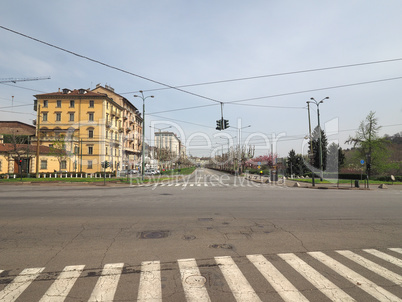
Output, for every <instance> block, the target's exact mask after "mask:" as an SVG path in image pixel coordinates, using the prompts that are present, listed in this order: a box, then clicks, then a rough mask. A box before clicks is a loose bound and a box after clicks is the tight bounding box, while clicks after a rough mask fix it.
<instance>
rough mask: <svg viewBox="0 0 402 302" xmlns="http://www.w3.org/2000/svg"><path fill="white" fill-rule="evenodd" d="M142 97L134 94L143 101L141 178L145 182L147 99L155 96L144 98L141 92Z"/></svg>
mask: <svg viewBox="0 0 402 302" xmlns="http://www.w3.org/2000/svg"><path fill="white" fill-rule="evenodd" d="M140 93H141V95H137V94H134V97H135V98H141V99H142V164H141V178H142V180H144V168H145V100H146V99H147V98H153V97H154V96H153V95H149V96H144V93H143V91H142V90H140Z"/></svg>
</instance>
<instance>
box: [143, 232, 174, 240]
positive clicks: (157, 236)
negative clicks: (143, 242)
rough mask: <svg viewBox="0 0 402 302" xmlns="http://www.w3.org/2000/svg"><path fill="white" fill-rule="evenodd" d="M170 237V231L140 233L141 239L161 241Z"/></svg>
mask: <svg viewBox="0 0 402 302" xmlns="http://www.w3.org/2000/svg"><path fill="white" fill-rule="evenodd" d="M167 236H169V231H144V232H141V233H140V238H141V239H160V238H165V237H167Z"/></svg>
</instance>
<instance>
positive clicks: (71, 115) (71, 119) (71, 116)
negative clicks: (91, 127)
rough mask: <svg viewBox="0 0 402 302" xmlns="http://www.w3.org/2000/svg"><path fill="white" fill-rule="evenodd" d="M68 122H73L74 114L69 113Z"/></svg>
mask: <svg viewBox="0 0 402 302" xmlns="http://www.w3.org/2000/svg"><path fill="white" fill-rule="evenodd" d="M70 122H74V112H72V113H70Z"/></svg>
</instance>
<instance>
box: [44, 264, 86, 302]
mask: <svg viewBox="0 0 402 302" xmlns="http://www.w3.org/2000/svg"><path fill="white" fill-rule="evenodd" d="M84 267H85V265H72V266H66V267H65V268H64V270H63V271H62V272H61V273H60V275H59V276H58V277H57V279H56V280H55V281H54V282H53V284H52V285H51V286H50V287H49V289H48V290H47V291H46V293H45V295H44V296H43V297H42V299H40V300H39V302H63V301H64V300H65V299H66V298H67V295H68V293H69V292H70V290H71V288H72V287H73V285H74V283H75V281H77V279H78V277H79V276H80V275H81V273H82V271H83V270H84Z"/></svg>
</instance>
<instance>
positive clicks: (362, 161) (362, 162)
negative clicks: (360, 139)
mask: <svg viewBox="0 0 402 302" xmlns="http://www.w3.org/2000/svg"><path fill="white" fill-rule="evenodd" d="M360 164H361V165H362V170H361V172H360V180H363V165H364V159H361V160H360Z"/></svg>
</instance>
